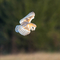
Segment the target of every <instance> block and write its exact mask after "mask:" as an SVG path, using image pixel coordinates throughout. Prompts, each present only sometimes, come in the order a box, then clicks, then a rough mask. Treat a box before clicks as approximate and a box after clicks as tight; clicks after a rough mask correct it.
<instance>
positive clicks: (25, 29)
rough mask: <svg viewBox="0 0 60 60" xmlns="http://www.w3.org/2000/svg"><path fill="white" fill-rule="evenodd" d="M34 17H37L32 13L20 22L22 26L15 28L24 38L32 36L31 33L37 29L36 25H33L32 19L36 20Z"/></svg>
mask: <svg viewBox="0 0 60 60" xmlns="http://www.w3.org/2000/svg"><path fill="white" fill-rule="evenodd" d="M34 16H35V13H34V12H30V13H29V14H28V15H26V16H25V17H24V18H22V19H21V20H20V21H19V23H20V25H17V26H16V27H15V31H16V32H17V33H20V34H21V35H23V36H26V35H28V34H30V32H31V31H34V30H35V29H36V27H37V26H36V25H35V24H34V23H31V21H32V19H34Z"/></svg>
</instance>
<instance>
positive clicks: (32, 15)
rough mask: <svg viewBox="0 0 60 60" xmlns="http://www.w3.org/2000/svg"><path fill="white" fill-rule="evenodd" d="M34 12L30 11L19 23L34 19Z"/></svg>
mask: <svg viewBox="0 0 60 60" xmlns="http://www.w3.org/2000/svg"><path fill="white" fill-rule="evenodd" d="M34 16H35V13H34V12H30V13H29V14H28V15H27V16H25V17H24V18H22V19H21V20H20V21H19V23H20V24H22V23H23V22H28V23H30V22H31V21H32V19H34Z"/></svg>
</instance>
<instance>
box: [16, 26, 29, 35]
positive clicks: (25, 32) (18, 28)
mask: <svg viewBox="0 0 60 60" xmlns="http://www.w3.org/2000/svg"><path fill="white" fill-rule="evenodd" d="M15 31H16V32H17V33H20V34H21V35H23V36H26V35H28V34H30V31H29V30H28V29H25V28H24V27H22V26H21V25H17V26H16V27H15Z"/></svg>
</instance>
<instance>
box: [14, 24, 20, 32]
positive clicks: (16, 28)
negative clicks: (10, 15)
mask: <svg viewBox="0 0 60 60" xmlns="http://www.w3.org/2000/svg"><path fill="white" fill-rule="evenodd" d="M19 26H20V25H17V26H16V27H15V31H16V32H17V33H18V32H19V31H18V29H19Z"/></svg>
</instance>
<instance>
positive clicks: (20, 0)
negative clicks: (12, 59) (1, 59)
mask: <svg viewBox="0 0 60 60" xmlns="http://www.w3.org/2000/svg"><path fill="white" fill-rule="evenodd" d="M31 11H34V12H35V14H36V16H35V19H34V20H33V21H32V22H34V23H35V24H36V25H37V28H36V31H34V32H32V33H31V34H30V35H28V36H25V37H24V36H21V35H20V34H19V33H16V32H15V26H16V25H19V20H20V19H21V18H23V17H24V16H26V15H27V14H28V13H29V12H31ZM21 49H22V50H25V51H32V50H33V51H34V50H46V51H60V0H0V50H1V51H2V50H3V51H9V52H10V51H15V50H21Z"/></svg>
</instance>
